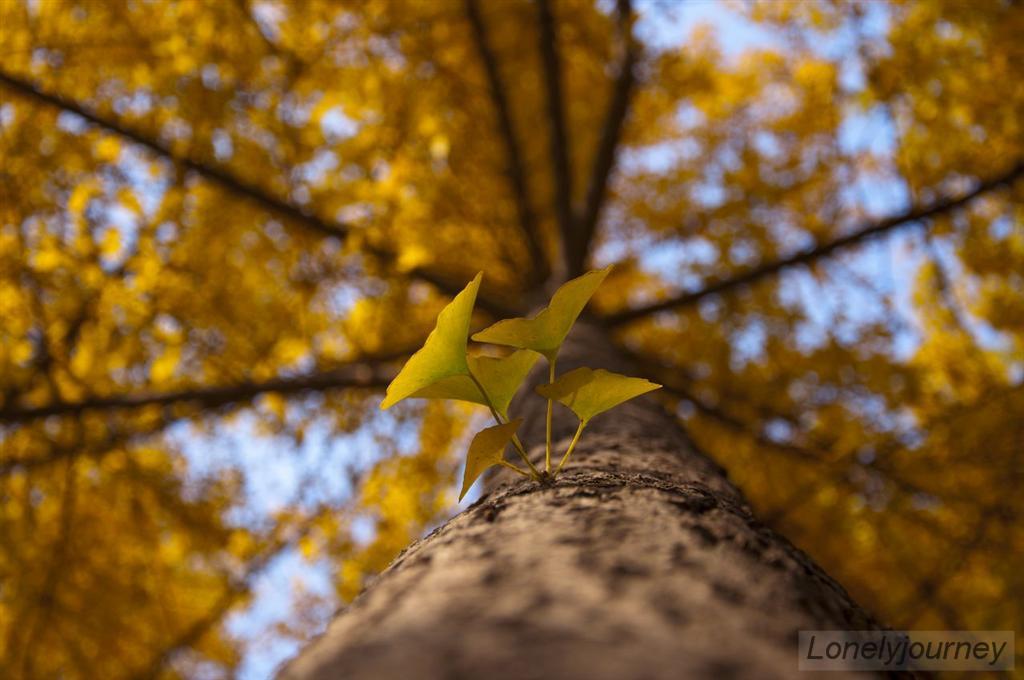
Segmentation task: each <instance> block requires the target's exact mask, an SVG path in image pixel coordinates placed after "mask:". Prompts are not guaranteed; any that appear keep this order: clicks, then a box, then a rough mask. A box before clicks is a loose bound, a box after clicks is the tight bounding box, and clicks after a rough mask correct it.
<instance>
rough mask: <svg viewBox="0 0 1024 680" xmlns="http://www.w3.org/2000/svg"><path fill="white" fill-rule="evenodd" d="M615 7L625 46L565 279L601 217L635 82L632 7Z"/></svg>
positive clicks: (577, 267) (578, 265) (575, 269)
mask: <svg viewBox="0 0 1024 680" xmlns="http://www.w3.org/2000/svg"><path fill="white" fill-rule="evenodd" d="M618 8H619V9H618V13H619V18H618V20H619V30H620V31H621V33H622V39H623V41H624V42H625V45H626V52H625V55H624V57H623V60H622V66H621V67H620V69H619V75H618V78H617V79H616V81H615V88H614V90H613V91H612V99H611V102H610V103H609V104H608V113H607V115H606V116H605V122H604V127H603V128H602V130H601V140H600V142H599V144H598V147H597V156H596V158H595V159H594V166H593V175H592V176H591V178H590V185H589V187H588V188H587V198H586V203H585V204H584V208H583V214H582V215H581V216H580V219H579V220H578V222H577V224H576V232H575V233H576V239H575V242H574V243H573V244H572V245H571V249H570V250H571V252H570V253H569V257H570V266H569V278H572V277H574V276H579V275H580V274H582V273H583V267H584V266H585V264H586V261H587V257H588V255H589V254H590V250H591V246H592V245H593V241H594V233H595V232H596V231H597V223H598V220H599V219H600V217H601V209H602V208H603V207H604V203H605V197H606V196H607V193H608V181H609V178H610V177H611V174H612V170H613V169H614V167H615V152H616V150H617V149H618V146H619V139H620V137H621V136H622V127H623V125H624V123H625V122H626V114H627V113H628V112H629V102H630V97H631V95H632V92H633V85H634V83H635V82H636V73H635V69H636V62H637V60H638V58H639V46H638V44H637V42H636V41H635V40H634V39H633V36H632V35H631V33H630V31H631V30H632V29H631V26H632V14H633V8H632V5H631V3H630V0H619V3H618Z"/></svg>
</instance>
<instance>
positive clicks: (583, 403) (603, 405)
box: [537, 368, 661, 423]
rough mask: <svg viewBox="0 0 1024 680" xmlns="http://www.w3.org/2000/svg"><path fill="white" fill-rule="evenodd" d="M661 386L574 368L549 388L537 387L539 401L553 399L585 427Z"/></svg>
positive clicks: (612, 374)
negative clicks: (569, 410) (585, 424)
mask: <svg viewBox="0 0 1024 680" xmlns="http://www.w3.org/2000/svg"><path fill="white" fill-rule="evenodd" d="M659 387H661V385H659V384H657V383H652V382H651V381H649V380H644V379H643V378H630V377H629V376H625V375H620V374H618V373H612V372H611V371H606V370H604V369H603V368H599V369H597V370H594V369H592V368H577V369H576V370H574V371H569V372H568V373H565V374H563V375H561V376H559V378H558V379H557V380H555V382H553V383H551V384H549V385H540V386H538V387H537V392H538V393H539V394H540V395H541V396H542V397H547V398H548V399H554V400H555V401H557V402H558V403H560V404H564V405H565V406H568V407H569V408H570V409H572V412H573V413H575V414H576V416H577V417H578V418H579V419H580V420H581V421H583V422H584V423H586V422H587V421H589V420H590V419H591V418H593V417H594V416H596V415H597V414H598V413H603V412H604V411H607V410H608V409H610V408H614V407H616V406H618V405H619V404H621V403H623V402H625V401H629V400H630V399H632V398H633V397H639V396H640V395H641V394H645V393H647V392H651V391H653V390H656V389H658V388H659Z"/></svg>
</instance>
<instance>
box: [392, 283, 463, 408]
mask: <svg viewBox="0 0 1024 680" xmlns="http://www.w3.org/2000/svg"><path fill="white" fill-rule="evenodd" d="M482 277H483V272H480V273H479V274H477V275H476V278H474V279H473V280H472V281H470V282H469V284H467V285H466V287H465V288H463V289H462V292H461V293H459V294H458V295H456V296H455V299H454V300H452V301H451V302H449V303H448V304H447V305H446V306H445V308H444V309H442V310H441V313H440V314H438V315H437V324H436V325H435V326H434V330H432V331H431V332H430V335H428V336H427V341H426V342H425V343H423V347H421V348H420V349H419V350H417V352H416V353H415V354H413V355H412V356H411V357H409V361H407V362H405V366H403V367H402V370H401V371H399V373H398V375H397V376H395V379H394V380H392V381H391V384H390V385H388V389H387V394H385V396H384V401H382V402H381V404H380V407H381V408H382V409H386V408H390V407H391V406H394V405H395V404H397V403H398V402H400V401H401V400H402V399H405V398H406V397H409V396H411V395H412V394H413V393H415V392H416V391H418V390H421V389H423V388H424V387H427V386H429V385H432V384H434V383H436V382H438V381H439V380H444V379H445V378H450V377H452V376H457V375H469V364H468V363H467V362H466V337H467V336H468V335H469V321H470V317H471V316H472V315H473V304H474V303H475V302H476V293H477V291H478V290H479V289H480V279H481V278H482Z"/></svg>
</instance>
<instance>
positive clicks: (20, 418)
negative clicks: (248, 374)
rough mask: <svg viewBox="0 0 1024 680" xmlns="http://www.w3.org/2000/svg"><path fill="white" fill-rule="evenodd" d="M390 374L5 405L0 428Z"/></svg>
mask: <svg viewBox="0 0 1024 680" xmlns="http://www.w3.org/2000/svg"><path fill="white" fill-rule="evenodd" d="M381 363H383V360H381ZM394 375H395V371H394V369H393V368H389V367H386V366H382V365H381V364H379V363H377V362H359V363H353V364H351V365H346V366H343V367H341V368H338V369H335V370H331V371H324V372H321V373H311V374H306V375H298V376H292V377H285V378H271V379H270V380H264V381H252V382H242V383H237V384H235V385H215V386H208V387H194V388H191V389H184V390H175V391H171V392H156V393H150V394H126V395H119V396H111V397H93V398H90V399H85V400H82V401H76V402H57V403H52V404H46V405H45V406H30V407H19V406H9V407H4V408H0V425H14V424H23V423H27V422H31V421H33V420H39V419H41V418H48V417H50V416H69V415H79V414H81V413H83V412H86V411H116V410H125V409H134V408H141V407H144V406H172V405H175V404H195V405H198V406H200V407H202V408H204V409H212V408H217V407H220V406H227V405H230V404H235V403H239V402H244V401H249V400H250V399H253V398H254V397H257V396H259V395H261V394H265V393H267V392H277V393H278V394H297V393H301V392H312V391H321V390H328V389H337V388H344V387H349V388H381V387H384V386H386V385H387V384H388V383H389V382H390V381H391V379H392V378H393V377H394Z"/></svg>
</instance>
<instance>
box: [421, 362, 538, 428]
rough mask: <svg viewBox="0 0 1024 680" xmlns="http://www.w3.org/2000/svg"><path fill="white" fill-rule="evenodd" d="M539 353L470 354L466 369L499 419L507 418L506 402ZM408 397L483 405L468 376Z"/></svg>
mask: <svg viewBox="0 0 1024 680" xmlns="http://www.w3.org/2000/svg"><path fill="white" fill-rule="evenodd" d="M539 358H540V355H539V354H537V353H536V352H533V351H531V350H528V349H519V350H516V351H515V352H513V353H512V354H510V355H508V356H507V357H487V356H470V357H469V359H468V360H469V370H470V371H471V372H472V373H473V375H474V376H476V379H477V380H478V381H480V384H481V385H483V387H484V391H486V392H487V396H488V397H489V398H490V400H491V405H492V406H494V410H495V411H497V412H498V413H499V414H501V416H502V417H503V418H508V405H509V403H511V401H512V397H514V396H515V394H516V392H517V391H518V390H519V386H520V385H522V384H523V380H525V379H526V375H527V374H528V373H529V372H530V369H531V368H533V365H534V364H535V363H537V359H539ZM410 396H412V397H419V398H423V399H458V400H460V401H468V402H472V403H474V404H483V405H484V406H486V405H487V400H486V399H484V396H483V395H482V394H480V388H478V387H477V386H476V383H474V382H473V379H472V378H470V377H469V376H468V375H456V376H452V377H450V378H444V379H443V380H439V381H438V382H436V383H434V384H432V385H429V386H427V387H424V388H423V389H421V390H417V391H416V392H415V393H413V394H411V395H410Z"/></svg>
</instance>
